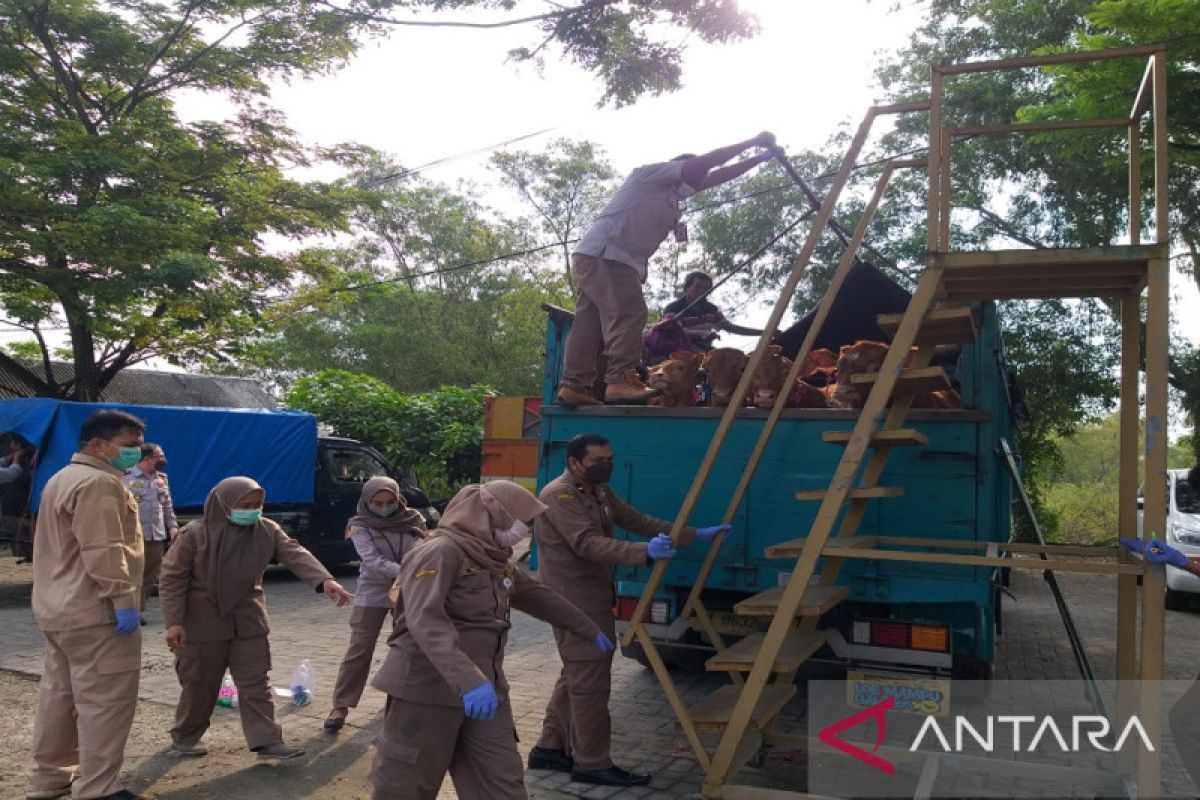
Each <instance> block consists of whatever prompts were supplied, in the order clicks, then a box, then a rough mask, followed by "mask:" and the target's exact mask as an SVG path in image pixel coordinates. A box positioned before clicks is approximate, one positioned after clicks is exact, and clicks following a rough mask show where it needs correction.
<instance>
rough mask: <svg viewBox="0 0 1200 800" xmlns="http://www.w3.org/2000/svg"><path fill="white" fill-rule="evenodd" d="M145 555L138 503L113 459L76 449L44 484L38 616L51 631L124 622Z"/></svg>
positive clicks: (38, 534)
mask: <svg viewBox="0 0 1200 800" xmlns="http://www.w3.org/2000/svg"><path fill="white" fill-rule="evenodd" d="M144 559H145V554H144V546H143V544H142V529H141V525H140V523H139V522H138V507H137V502H136V501H135V500H134V499H133V497H132V496H131V495H130V494H129V492H128V491H126V490H125V487H124V486H123V485H122V484H121V473H120V471H118V470H117V469H116V468H115V467H113V466H112V465H110V464H109V463H108V462H107V461H103V460H101V459H99V458H94V457H92V456H88V455H84V454H82V453H76V454H75V455H74V456H72V457H71V463H70V464H68V465H67V466H65V467H63V468H62V469H61V470H59V471H58V472H56V473H55V474H54V475H53V477H51V478H50V481H49V482H48V483H47V484H46V488H45V489H44V490H43V491H42V507H41V511H40V512H39V513H38V517H37V527H36V528H35V530H34V537H33V615H34V617H35V618H36V619H37V622H38V625H39V626H40V627H41V629H42V630H46V631H65V630H74V629H77V628H88V627H92V626H95V625H111V624H113V623H114V622H115V621H116V616H115V615H114V613H113V609H114V608H137V606H138V602H139V599H140V595H141V591H142V565H143V561H144Z"/></svg>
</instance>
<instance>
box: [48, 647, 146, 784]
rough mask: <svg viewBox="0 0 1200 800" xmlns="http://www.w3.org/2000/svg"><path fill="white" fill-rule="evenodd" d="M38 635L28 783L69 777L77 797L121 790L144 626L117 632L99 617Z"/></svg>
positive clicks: (64, 780)
mask: <svg viewBox="0 0 1200 800" xmlns="http://www.w3.org/2000/svg"><path fill="white" fill-rule="evenodd" d="M42 635H43V636H45V637H46V649H45V662H44V665H43V667H42V680H41V682H40V683H39V684H38V705H37V715H36V716H35V717H34V720H33V744H32V751H33V752H32V756H33V766H32V767H31V768H30V770H29V785H30V790H31V791H39V790H48V789H58V788H63V787H66V786H68V785H69V786H70V787H71V796H72V797H74V798H76V800H84V798H95V797H106V796H108V795H110V794H113V793H115V792H118V791H120V790H121V788H122V787H121V782H120V780H119V776H120V773H121V763H122V762H123V761H124V759H125V740H126V739H127V738H128V737H129V729H130V728H131V727H132V726H133V714H134V711H136V710H137V699H138V678H139V676H140V675H141V670H142V632H141V631H140V630H137V631H134V632H133V633H131V634H129V635H128V636H118V635H117V634H116V633H115V632H114V630H113V627H112V626H111V625H104V626H96V627H91V628H79V629H77V630H72V631H43V632H42ZM72 779H73V781H74V782H72Z"/></svg>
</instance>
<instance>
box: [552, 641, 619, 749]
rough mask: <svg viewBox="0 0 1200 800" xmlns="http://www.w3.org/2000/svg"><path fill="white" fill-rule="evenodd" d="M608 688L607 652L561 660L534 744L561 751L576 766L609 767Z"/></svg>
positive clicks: (610, 686) (610, 731) (610, 660)
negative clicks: (581, 658) (598, 657)
mask: <svg viewBox="0 0 1200 800" xmlns="http://www.w3.org/2000/svg"><path fill="white" fill-rule="evenodd" d="M611 690H612V656H611V654H610V655H609V657H608V658H604V659H591V660H588V661H576V660H571V661H567V660H564V661H563V666H562V673H561V674H560V675H559V676H558V683H556V684H554V691H553V693H551V695H550V702H549V703H548V704H547V706H546V718H545V720H544V721H543V722H542V736H541V738H540V739H538V743H537V744H538V747H545V748H549V749H552V750H565V751H566V752H567V755H569V756H571V757H572V758H573V759H575V766H576V767H578V768H579V769H586V770H594V769H605V768H607V767H611V766H612V757H611V756H610V754H609V748H610V746H611V744H612V720H611V719H610V718H609V715H608V696H609V693H610V692H611Z"/></svg>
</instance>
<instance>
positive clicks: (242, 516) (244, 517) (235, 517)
mask: <svg viewBox="0 0 1200 800" xmlns="http://www.w3.org/2000/svg"><path fill="white" fill-rule="evenodd" d="M261 518H262V509H261V508H235V509H233V510H232V511H230V512H229V521H230V522H232V523H233V524H234V525H245V526H246V527H249V526H251V525H253V524H255V523H256V522H258V521H259V519H261Z"/></svg>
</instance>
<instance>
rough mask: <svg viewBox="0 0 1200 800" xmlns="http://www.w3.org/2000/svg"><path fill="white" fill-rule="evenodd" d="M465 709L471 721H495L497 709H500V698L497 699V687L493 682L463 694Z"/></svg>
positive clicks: (482, 684) (485, 683)
mask: <svg viewBox="0 0 1200 800" xmlns="http://www.w3.org/2000/svg"><path fill="white" fill-rule="evenodd" d="M462 699H463V709H464V710H465V711H466V714H467V716H468V717H470V718H471V719H493V718H494V717H495V716H496V709H497V708H499V707H500V698H498V697H496V687H495V686H492V682H491V681H486V682H484V683H481V684H479V685H478V686H476V687H475V688H474V689H471V690H469V691H467V692H466V693H464V694H463V696H462Z"/></svg>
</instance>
